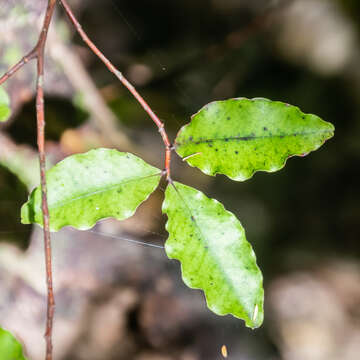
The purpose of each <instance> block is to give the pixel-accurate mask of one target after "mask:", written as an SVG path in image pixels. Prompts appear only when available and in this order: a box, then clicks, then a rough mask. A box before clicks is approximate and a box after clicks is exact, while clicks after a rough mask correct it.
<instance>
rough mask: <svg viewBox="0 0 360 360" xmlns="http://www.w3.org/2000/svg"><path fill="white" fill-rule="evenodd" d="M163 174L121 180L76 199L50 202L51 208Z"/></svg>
mask: <svg viewBox="0 0 360 360" xmlns="http://www.w3.org/2000/svg"><path fill="white" fill-rule="evenodd" d="M160 175H161V172H160V173H157V174H152V175H147V176H143V177H133V178H130V179H128V180H126V181H122V182H119V183H117V184H115V185H112V186H108V187H106V188H102V189H100V190H97V191H93V192H91V193H87V194H84V195H80V196H78V197H76V198H74V199H71V200H65V201H63V202H59V203H58V204H56V205H54V206H52V205H51V204H49V205H50V206H49V208H50V209H58V208H60V207H63V206H65V205H68V204H70V203H72V202H74V201H77V200H81V199H84V198H87V197H90V196H93V195H96V194H101V193H103V192H106V191H111V190H112V189H115V188H117V187H119V186H122V185H124V184H128V183H130V182H133V181H141V180H144V179H147V178H150V177H153V176H160Z"/></svg>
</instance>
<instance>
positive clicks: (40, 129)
mask: <svg viewBox="0 0 360 360" xmlns="http://www.w3.org/2000/svg"><path fill="white" fill-rule="evenodd" d="M55 5H56V0H48V5H47V9H46V13H45V19H44V23H43V26H42V28H41V32H40V35H39V40H38V42H37V44H36V45H35V47H34V48H33V49H32V50H31V51H30V52H29V53H28V54H27V55H25V56H24V57H23V58H22V59H21V60H20V61H19V62H18V63H17V64H15V65H14V66H13V67H11V68H10V69H9V70H8V71H7V72H6V73H5V74H4V75H3V76H2V77H1V78H0V85H1V84H3V83H4V82H5V81H6V80H8V79H9V78H10V77H11V76H12V75H14V74H15V73H16V72H17V71H18V70H20V69H21V68H22V67H23V66H24V65H25V64H27V63H28V62H29V61H30V60H33V59H36V60H37V79H36V120H37V144H38V151H39V162H40V182H41V209H42V213H43V227H44V249H45V267H46V283H47V316H46V331H45V340H46V357H45V359H46V360H52V348H53V346H52V329H53V322H54V311H55V300H54V291H53V281H52V259H51V239H50V224H49V208H48V203H47V188H46V158H45V109H44V88H43V82H44V50H45V44H46V39H47V34H48V31H49V26H50V23H51V19H52V17H53V14H54V9H55Z"/></svg>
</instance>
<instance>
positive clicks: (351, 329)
mask: <svg viewBox="0 0 360 360" xmlns="http://www.w3.org/2000/svg"><path fill="white" fill-rule="evenodd" d="M69 2H70V4H71V5H72V6H73V9H74V11H75V13H76V14H77V15H78V16H79V18H80V20H81V23H82V25H83V28H84V29H85V30H86V31H87V32H88V34H89V36H90V37H91V38H92V39H93V40H94V42H95V43H96V44H97V45H98V46H99V47H100V48H101V49H102V50H103V52H104V53H105V54H106V56H108V57H109V58H110V59H111V60H112V61H113V62H114V64H115V65H116V66H118V67H119V69H121V71H123V73H124V74H125V75H126V76H127V77H128V78H129V80H130V81H131V82H132V83H133V84H134V85H135V86H136V87H137V88H138V90H139V91H140V92H141V94H142V95H143V96H144V97H145V99H146V100H147V101H148V102H149V104H150V105H151V106H152V107H153V109H154V111H155V112H156V113H157V114H158V115H159V117H160V118H161V119H162V120H163V121H164V122H165V124H166V128H167V130H168V133H169V134H170V135H171V138H172V140H173V139H174V138H175V136H176V132H177V131H178V129H179V128H180V127H181V126H182V125H184V124H186V123H187V122H189V119H190V116H191V115H192V114H193V113H195V112H196V111H198V110H199V109H200V108H201V107H202V106H203V105H205V104H207V103H209V102H210V101H213V100H220V99H226V98H230V97H248V98H252V97H266V98H269V99H272V100H280V101H283V102H287V103H290V104H293V105H297V106H299V107H300V108H301V109H302V111H304V112H306V113H314V114H317V115H319V116H320V117H322V118H323V119H324V120H326V121H330V122H331V123H333V124H334V125H335V128H336V131H335V137H334V138H333V139H331V140H330V141H328V142H327V143H326V144H325V145H324V146H323V147H322V148H321V149H320V150H318V151H316V152H314V153H311V154H310V155H309V156H307V157H305V158H292V159H290V160H289V161H288V163H287V165H286V167H285V168H284V169H282V170H281V171H279V172H277V173H273V174H267V173H256V174H255V176H254V177H253V178H252V179H251V180H249V181H247V182H244V183H235V182H233V181H231V180H229V179H228V178H227V177H225V176H216V177H214V178H212V177H208V176H206V175H204V174H202V173H201V172H200V171H199V170H197V169H194V168H190V167H189V166H187V165H186V164H184V163H182V161H181V160H180V159H176V155H174V163H173V178H174V179H176V180H179V181H181V182H184V183H186V184H189V185H191V186H195V187H197V188H199V189H201V190H202V191H204V192H205V193H206V194H207V195H208V196H210V197H214V198H216V199H218V200H219V201H221V202H222V203H223V204H224V205H225V207H226V208H227V209H228V210H230V211H232V212H234V213H235V214H236V215H237V216H238V218H239V219H240V221H241V222H242V224H243V226H244V227H245V229H246V233H247V239H248V240H249V242H250V243H251V244H252V246H253V247H254V250H255V252H256V254H257V261H258V264H259V266H260V268H261V269H262V271H263V274H264V285H265V304H266V305H265V321H264V324H263V326H262V327H261V328H260V329H257V330H254V331H252V330H250V329H247V328H245V326H244V323H243V322H242V321H241V320H238V319H235V318H233V317H231V316H226V317H219V316H216V315H214V314H213V313H211V312H210V311H209V310H208V309H207V308H206V305H205V300H204V296H203V294H202V292H201V291H198V290H191V289H188V288H187V287H186V286H185V285H184V284H183V283H182V281H181V278H180V268H179V263H178V262H176V261H169V260H168V259H167V257H166V255H165V253H164V250H163V248H162V246H163V244H164V242H165V240H166V237H167V234H166V232H165V230H164V224H165V221H166V219H165V218H164V217H163V216H162V215H161V210H160V206H161V202H162V199H163V192H164V187H165V184H162V185H160V187H159V189H158V190H157V191H156V192H155V193H154V194H153V195H152V196H151V198H150V199H149V201H147V202H146V203H144V204H143V205H141V207H140V208H139V209H138V211H137V213H136V214H135V215H134V216H133V217H132V218H131V219H129V220H126V221H124V222H116V221H113V220H111V219H110V220H106V221H102V222H100V223H99V224H98V225H96V226H95V228H94V229H93V230H91V231H85V232H81V231H76V230H73V229H70V228H67V229H64V230H62V231H60V232H59V233H56V234H54V235H53V246H54V281H55V290H56V303H57V306H56V318H55V330H54V331H55V333H54V344H55V358H56V359H57V360H85V359H86V360H112V359H119V360H121V359H134V360H213V359H222V358H223V355H225V354H222V352H221V348H222V346H223V345H225V346H226V347H227V352H228V359H236V360H323V359H324V360H325V359H326V360H338V359H342V360H355V359H358V358H359V353H360V310H359V309H360V306H359V305H360V259H359V255H360V242H359V235H360V230H359V229H360V226H359V225H360V224H359V216H360V205H359V199H360V198H359V195H360V187H359V180H360V179H359V174H360V170H359V169H358V168H357V166H358V165H359V157H360V141H359V136H360V46H359V44H360V37H359V36H360V2H359V1H357V0H283V1H281V0H277V1H271V0H253V1H245V0H196V1H194V0H192V1H189V0H181V1H180V0H172V1H166V0H152V1H133V0H132V1H130V0H121V1H120V0H104V1H95V0H81V1H80V0H73V1H69ZM46 3H47V2H46V0H41V1H36V2H35V1H31V0H16V1H15V0H3V1H1V4H0V70H1V73H3V72H4V71H6V69H7V68H8V67H9V66H10V65H12V64H14V63H15V62H16V61H17V60H18V59H20V58H21V56H22V55H23V54H24V53H25V52H26V51H28V50H30V49H31V48H32V46H33V45H34V43H35V41H36V39H37V36H38V31H39V28H40V26H41V23H42V17H43V14H44V9H45V6H46ZM34 75H35V64H28V65H27V66H26V67H25V68H23V69H22V70H21V71H20V72H19V73H18V74H17V75H16V76H14V77H13V78H12V79H11V80H10V81H8V82H7V83H6V88H7V90H8V91H9V93H10V95H11V101H12V110H13V116H12V118H11V119H10V121H8V122H7V123H6V124H2V125H1V126H0V324H1V326H3V327H5V328H7V329H9V330H11V331H12V332H14V333H15V334H16V335H17V337H18V338H19V339H20V340H21V341H22V342H23V343H24V346H25V349H26V352H27V354H28V357H29V359H32V360H38V359H42V358H43V356H44V348H45V343H44V341H43V336H42V335H43V332H44V321H45V304H46V298H45V277H44V266H43V263H44V260H43V245H42V237H41V231H40V230H39V228H38V227H31V226H25V225H21V224H20V219H19V215H20V207H21V205H22V203H24V202H25V201H26V199H27V194H28V192H29V191H30V190H31V189H32V188H33V187H34V186H35V185H37V184H38V182H39V180H38V165H37V153H36V128H35V107H34ZM45 89H46V117H47V143H46V146H47V153H48V162H49V166H51V164H55V163H56V162H57V161H59V160H61V159H63V158H64V157H65V156H68V155H70V154H73V153H78V152H85V151H87V150H89V149H91V148H96V147H115V148H118V149H119V150H121V151H131V152H133V153H135V154H136V155H138V156H141V157H142V158H144V159H145V160H146V161H148V162H150V163H151V164H153V165H155V166H158V167H160V168H162V166H163V147H162V142H161V138H160V136H159V134H158V132H157V129H156V127H155V126H154V125H153V123H152V122H151V121H150V119H149V118H148V117H147V115H146V114H145V113H144V112H143V110H142V109H141V108H140V106H139V105H138V104H137V103H136V102H135V100H134V99H133V98H132V97H131V96H130V95H129V93H128V92H127V91H126V90H125V89H123V88H122V86H121V84H120V83H118V82H117V81H116V79H115V78H114V77H113V76H112V74H110V73H109V72H108V71H107V69H106V68H105V67H104V66H103V64H102V63H101V62H100V61H99V60H98V59H97V58H96V57H95V56H94V55H93V54H92V53H90V52H89V50H88V49H87V48H86V47H85V46H84V44H83V43H82V42H81V40H80V39H79V37H78V36H77V35H76V34H75V33H74V30H73V28H72V27H71V26H70V25H69V23H68V21H67V19H66V18H65V17H64V13H63V11H62V9H60V8H59V9H58V10H57V13H56V20H55V22H54V23H53V26H52V31H51V33H50V37H49V41H48V45H47V61H46V77H45ZM0 358H1V356H0Z"/></svg>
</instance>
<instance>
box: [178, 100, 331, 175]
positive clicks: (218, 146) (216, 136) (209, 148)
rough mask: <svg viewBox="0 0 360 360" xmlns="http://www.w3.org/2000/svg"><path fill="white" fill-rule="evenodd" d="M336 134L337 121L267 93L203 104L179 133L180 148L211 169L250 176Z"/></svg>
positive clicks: (187, 156) (206, 169) (279, 165)
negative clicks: (250, 97) (261, 96)
mask: <svg viewBox="0 0 360 360" xmlns="http://www.w3.org/2000/svg"><path fill="white" fill-rule="evenodd" d="M333 135H334V127H333V125H332V124H330V123H328V122H325V121H323V120H321V119H320V118H319V117H318V116H315V115H311V114H304V113H302V112H301V111H300V110H299V108H297V107H295V106H291V105H288V104H284V103H281V102H278V101H270V100H267V99H252V100H249V99H245V98H239V99H230V100H225V101H215V102H212V103H210V104H208V105H206V106H205V107H203V108H202V109H201V110H200V111H199V112H198V113H197V114H195V115H194V116H193V117H192V121H191V122H190V123H189V124H188V125H186V126H184V127H183V128H182V129H181V130H180V132H179V134H178V135H177V138H176V142H175V148H176V152H177V153H178V154H179V155H180V156H181V157H183V158H184V159H185V160H186V161H187V162H188V163H189V164H190V165H191V166H196V167H198V168H199V169H201V170H202V171H203V172H204V173H205V174H208V175H216V174H218V173H220V174H225V175H227V176H228V177H230V178H231V179H233V180H238V181H244V180H246V179H248V178H250V177H251V176H252V175H253V174H254V172H256V171H267V172H274V171H277V170H279V169H281V168H282V167H284V166H285V162H286V160H287V159H288V158H289V157H291V156H294V155H299V156H304V155H306V154H307V153H309V152H310V151H313V150H316V149H317V148H319V147H320V146H321V145H322V144H323V143H324V142H325V141H326V140H327V139H329V138H331V137H332V136H333Z"/></svg>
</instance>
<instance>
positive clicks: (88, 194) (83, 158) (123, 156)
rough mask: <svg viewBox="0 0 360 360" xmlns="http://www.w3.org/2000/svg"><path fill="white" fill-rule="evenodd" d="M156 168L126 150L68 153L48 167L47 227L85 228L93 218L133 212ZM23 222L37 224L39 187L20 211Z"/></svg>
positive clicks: (156, 178)
mask: <svg viewBox="0 0 360 360" xmlns="http://www.w3.org/2000/svg"><path fill="white" fill-rule="evenodd" d="M160 175H161V171H160V170H159V169H157V168H155V167H153V166H151V165H149V164H147V163H145V162H144V161H143V160H141V159H140V158H138V157H136V156H135V155H132V154H129V153H123V152H119V151H117V150H111V149H96V150H91V151H89V152H87V153H85V154H77V155H73V156H69V157H68V158H66V159H64V160H63V161H61V162H59V163H58V164H57V165H55V166H54V167H53V168H52V169H51V170H49V171H48V172H47V183H48V204H49V212H50V228H51V230H52V231H57V230H59V229H60V228H62V227H63V226H67V225H71V226H73V227H75V228H77V229H82V230H84V229H89V228H91V227H92V226H93V225H94V224H95V223H96V222H97V221H98V220H100V219H104V218H107V217H114V218H116V219H118V220H123V219H126V218H128V217H130V216H132V215H133V214H134V212H135V210H136V208H137V207H138V206H139V205H140V204H141V203H142V202H143V201H144V200H146V199H147V198H148V196H149V195H150V194H151V193H152V192H153V191H154V190H155V189H156V187H157V185H158V183H159V180H160ZM21 218H22V222H23V223H24V224H29V223H38V224H42V212H41V190H40V187H38V188H36V189H35V190H34V191H33V192H32V194H31V195H30V198H29V200H28V202H27V203H25V204H24V205H23V207H22V210H21Z"/></svg>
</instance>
